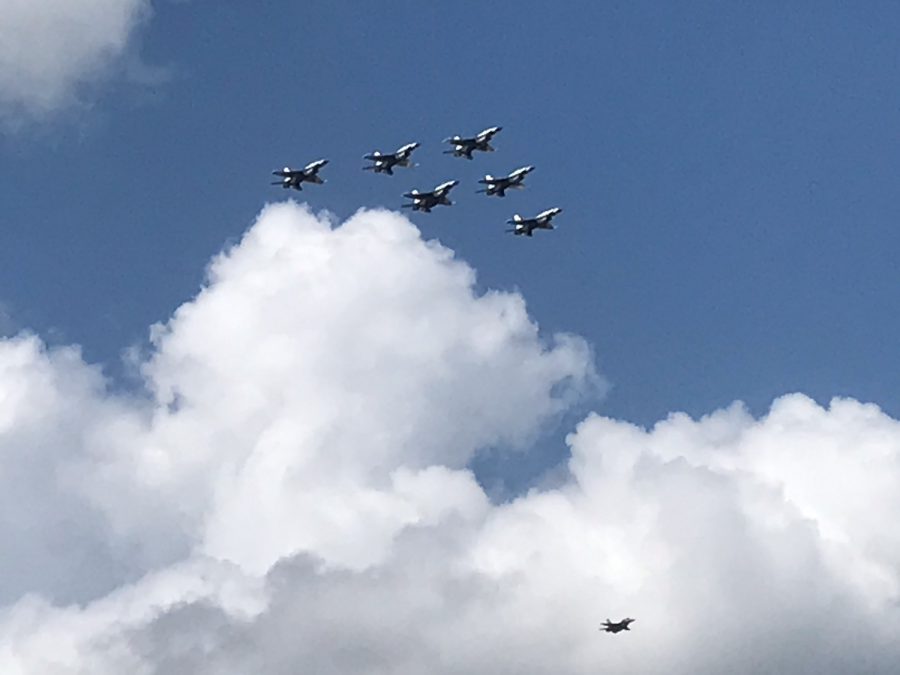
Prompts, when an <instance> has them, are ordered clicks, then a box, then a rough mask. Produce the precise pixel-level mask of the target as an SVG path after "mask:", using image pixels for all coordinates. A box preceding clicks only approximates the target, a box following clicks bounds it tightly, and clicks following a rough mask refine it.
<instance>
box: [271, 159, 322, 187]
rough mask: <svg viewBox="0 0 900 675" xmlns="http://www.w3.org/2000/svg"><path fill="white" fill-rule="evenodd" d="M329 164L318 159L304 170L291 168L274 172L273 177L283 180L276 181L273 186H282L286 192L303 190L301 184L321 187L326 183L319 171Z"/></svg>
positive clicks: (287, 167)
mask: <svg viewBox="0 0 900 675" xmlns="http://www.w3.org/2000/svg"><path fill="white" fill-rule="evenodd" d="M326 164H328V160H327V159H317V160H316V161H315V162H310V163H309V164H307V165H306V166H305V167H303V168H302V169H292V168H291V167H289V166H286V167H284V168H283V169H279V170H278V171H273V172H272V175H273V176H281V180H279V181H275V182H273V183H272V185H280V186H281V187H283V188H284V189H285V190H287V189H288V188H293V189H294V190H302V189H303V188H302V187H300V183H316V184H318V185H321V184H322V183H324V182H325V181H324V180H323V179H322V178H321V177H320V176H319V169H321V168H322V167H323V166H325V165H326Z"/></svg>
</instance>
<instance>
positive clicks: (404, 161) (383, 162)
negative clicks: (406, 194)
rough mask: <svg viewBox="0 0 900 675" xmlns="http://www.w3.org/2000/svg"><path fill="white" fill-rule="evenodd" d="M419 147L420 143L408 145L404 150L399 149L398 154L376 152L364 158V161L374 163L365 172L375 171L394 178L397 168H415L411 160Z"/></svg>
mask: <svg viewBox="0 0 900 675" xmlns="http://www.w3.org/2000/svg"><path fill="white" fill-rule="evenodd" d="M418 147H419V144H418V143H407V144H406V145H404V146H403V147H402V148H398V149H397V150H396V152H389V153H385V154H382V153H381V152H379V151H378V150H375V151H374V152H372V153H371V154H368V155H364V156H363V159H368V160H369V161H371V162H374V164H372V165H370V166H364V167H363V171H374V172H375V173H386V174H387V175H388V176H393V175H394V167H395V166H415V164H412V163H411V162H410V160H409V158H410V155H412V152H413V150H415V149H416V148H418Z"/></svg>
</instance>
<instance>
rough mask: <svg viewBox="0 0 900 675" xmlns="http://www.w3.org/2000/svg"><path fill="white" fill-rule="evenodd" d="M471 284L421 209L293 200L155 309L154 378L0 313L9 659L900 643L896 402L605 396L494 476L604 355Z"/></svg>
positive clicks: (768, 665)
mask: <svg viewBox="0 0 900 675" xmlns="http://www.w3.org/2000/svg"><path fill="white" fill-rule="evenodd" d="M473 288H474V272H473V271H472V269H471V268H469V267H468V266H467V265H466V264H465V263H463V262H461V261H459V260H457V259H455V258H454V256H453V254H452V252H451V251H449V250H447V249H445V248H443V247H441V246H440V245H439V244H437V243H434V242H425V241H423V240H422V239H421V237H420V234H419V232H418V231H417V230H416V229H415V228H414V227H413V226H412V225H411V224H410V223H409V222H408V221H407V220H405V219H404V218H403V217H401V216H400V215H397V214H394V213H389V212H382V211H363V212H360V213H358V214H357V215H356V216H354V217H353V218H351V219H350V220H349V221H348V222H346V223H344V224H342V225H341V226H339V227H335V226H334V225H333V224H332V223H329V222H328V221H327V219H326V218H324V217H315V216H313V215H312V214H310V213H309V212H308V211H306V210H305V209H304V208H301V207H298V206H296V205H292V204H281V205H276V206H271V207H268V208H267V209H266V210H265V211H264V212H263V214H262V215H261V216H260V218H259V220H258V222H257V223H256V224H255V225H254V226H253V227H252V228H251V229H250V230H249V231H248V232H247V234H246V235H245V237H244V238H243V240H242V241H241V242H240V243H239V244H238V245H236V246H235V247H233V248H231V249H230V250H228V251H225V252H223V253H222V254H221V255H220V256H218V257H216V258H215V259H214V260H213V261H212V263H211V265H210V267H209V271H208V283H207V284H206V285H205V287H204V288H203V290H202V291H201V292H200V293H199V295H198V296H197V297H196V298H195V299H194V300H192V301H191V302H188V303H186V304H185V305H184V306H182V307H181V308H180V309H179V310H178V311H177V312H176V313H175V314H174V316H173V317H172V318H171V319H170V320H169V321H168V322H166V323H165V324H164V325H159V326H156V327H155V328H154V330H153V332H152V345H151V348H150V349H149V353H148V354H146V355H145V356H144V357H143V358H142V359H141V360H140V364H139V365H140V372H141V373H142V375H143V378H144V381H145V384H146V389H147V393H146V395H144V396H138V395H134V396H125V395H122V394H113V393H111V391H109V389H108V383H107V382H106V381H105V380H104V378H103V376H102V374H101V373H100V371H99V370H98V369H97V368H95V367H92V366H90V365H88V364H85V363H84V362H83V360H82V359H81V357H80V354H79V353H78V351H77V350H76V349H73V348H66V349H55V350H48V349H46V348H45V347H44V346H43V345H42V344H41V342H40V341H39V340H38V339H37V338H36V337H34V336H18V337H15V338H10V339H7V340H6V341H4V342H2V343H0V400H2V401H3V405H2V406H0V412H2V415H0V453H3V460H4V461H3V462H2V464H0V488H2V492H0V494H2V495H3V497H2V499H4V500H5V501H4V502H3V509H2V510H0V536H2V537H3V540H4V541H5V542H13V544H12V545H11V546H10V547H8V550H7V551H6V552H5V555H4V556H3V557H2V558H0V564H2V565H4V567H3V569H2V570H0V572H2V573H3V578H4V582H5V583H4V586H3V596H2V598H0V603H3V604H4V605H5V607H4V608H3V609H2V610H0V671H2V672H3V673H4V674H7V673H9V674H11V675H19V674H24V673H48V674H50V675H54V674H56V673H59V674H66V675H68V674H70V673H73V674H74V673H79V674H80V673H90V674H91V675H105V674H107V673H108V674H110V675H111V674H113V673H116V674H118V673H122V672H135V673H140V674H144V673H148V674H149V673H167V674H176V675H177V674H180V673H185V674H186V673H192V674H193V673H198V674H205V673H209V674H210V675H211V674H212V673H216V674H220V673H221V674H225V675H229V674H234V675H237V674H238V673H247V672H259V673H267V674H268V673H272V674H274V675H281V674H285V675H286V674H288V673H295V672H298V671H302V672H316V673H326V674H327V673H346V672H355V673H371V674H373V675H374V674H376V673H379V674H380V673H398V674H406V673H410V674H411V673H421V672H436V673H446V674H451V673H453V674H455V673H473V672H475V673H481V672H498V673H522V672H528V673H561V672H562V673H573V674H576V673H578V674H580V673H596V672H620V673H635V674H637V673H662V672H666V673H693V674H696V673H701V674H702V673H710V674H711V673H721V672H729V673H732V672H733V673H759V672H791V673H835V674H836V673H847V672H867V673H892V672H895V667H896V663H897V662H898V658H900V647H898V645H900V641H898V638H900V615H898V606H897V600H898V592H900V589H898V582H900V529H898V528H897V527H896V526H895V525H894V524H893V522H892V516H893V513H895V512H897V508H898V507H900V504H898V500H900V423H898V422H897V421H896V420H893V419H891V418H890V417H888V416H887V415H885V414H884V413H883V412H881V411H880V410H879V409H878V408H877V407H875V406H872V405H866V404H862V403H858V402H856V401H852V400H843V399H838V400H835V401H833V402H832V403H831V405H830V406H829V407H827V408H823V407H820V406H819V405H817V404H816V403H815V402H813V401H811V400H810V399H808V398H806V397H804V396H802V395H790V396H785V397H783V398H781V399H779V400H777V401H775V403H774V404H773V406H772V408H771V410H770V412H769V413H768V414H767V415H766V416H765V417H763V418H761V419H755V418H753V417H752V416H751V415H749V414H748V413H747V412H746V410H745V409H744V408H743V407H741V406H740V405H739V404H736V405H734V406H731V407H729V408H727V409H725V410H720V411H716V412H714V413H713V414H711V415H709V416H707V417H704V418H702V419H699V420H693V419H690V418H688V417H686V416H684V415H677V414H676V415H672V416H671V417H670V418H669V419H667V420H665V421H663V422H660V423H659V424H658V425H656V426H655V427H654V428H653V429H650V430H645V429H641V428H638V427H635V426H633V425H630V424H628V423H627V422H623V421H617V420H613V419H608V418H603V417H600V416H598V415H591V416H589V417H588V418H587V419H585V420H584V421H583V422H582V423H581V424H580V425H579V426H578V427H577V429H575V430H574V431H573V432H572V433H571V434H570V435H569V437H568V439H567V442H568V445H569V448H570V459H569V461H568V466H567V468H568V473H567V475H566V477H565V479H563V480H562V481H560V482H559V483H558V485H557V487H555V488H552V489H543V488H542V489H537V488H536V489H533V490H531V491H530V492H528V493H527V494H523V495H521V496H519V497H518V498H516V499H514V500H512V501H510V502H508V503H503V504H495V503H492V502H491V501H490V500H489V499H488V497H487V496H486V494H485V493H484V491H483V489H482V488H481V486H480V485H479V484H478V482H477V480H476V479H475V477H474V476H473V474H472V473H471V472H470V471H469V470H468V468H467V466H468V464H469V462H470V461H471V459H472V458H473V457H474V456H475V455H476V454H477V453H478V452H479V450H480V449H482V448H486V447H491V446H504V447H507V448H508V449H509V451H519V452H524V451H527V449H528V448H529V446H530V445H531V443H532V442H533V441H534V439H535V438H537V437H538V435H539V434H540V433H541V430H542V428H544V427H545V426H546V425H547V424H548V423H550V422H551V421H552V420H555V419H557V420H558V419H559V418H560V415H561V413H562V412H564V411H565V410H566V408H567V407H568V406H569V405H570V404H571V403H572V402H573V401H574V400H577V399H578V397H580V396H584V395H585V394H587V393H589V392H596V391H597V389H598V387H599V386H600V381H599V378H598V376H597V375H596V373H595V371H594V367H593V363H592V358H591V352H590V350H589V348H588V346H587V345H586V343H585V342H584V341H583V340H581V339H579V338H577V337H574V336H570V335H556V336H543V335H541V334H540V333H539V331H538V328H537V325H536V324H535V323H534V322H533V321H532V320H531V319H530V318H529V317H528V314H527V312H526V309H525V305H524V301H523V299H522V298H521V297H520V296H519V295H518V294H515V293H501V292H494V291H492V292H488V293H485V294H481V295H479V294H477V293H475V292H474V290H473ZM516 448H518V450H516ZM624 615H630V616H635V617H637V618H638V622H637V623H636V624H635V625H634V627H633V630H632V631H631V632H630V633H624V634H620V635H616V636H612V635H606V634H600V633H598V631H597V626H598V625H599V623H600V622H601V621H602V620H603V619H605V618H607V617H609V618H612V619H618V618H620V617H622V616H624Z"/></svg>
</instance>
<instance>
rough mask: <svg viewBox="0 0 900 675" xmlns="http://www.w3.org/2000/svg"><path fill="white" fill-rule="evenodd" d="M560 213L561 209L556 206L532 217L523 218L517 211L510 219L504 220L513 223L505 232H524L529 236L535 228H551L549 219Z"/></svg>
mask: <svg viewBox="0 0 900 675" xmlns="http://www.w3.org/2000/svg"><path fill="white" fill-rule="evenodd" d="M560 213H562V209H561V208H559V207H558V206H557V207H553V208H552V209H547V210H546V211H541V212H540V213H539V214H537V215H536V216H535V217H534V218H523V217H522V216H520V215H519V214H518V213H517V214H516V215H514V216H513V217H512V219H511V220H507V221H506V222H507V223H509V224H510V225H513V228H512V229H510V230H507V232H512V233H513V234H516V235H519V234H524V235H525V236H526V237H531V236H532V235H533V233H534V231H535V230H552V229H553V223H551V222H550V221H551V220H552V219H553V216H556V215H558V214H560Z"/></svg>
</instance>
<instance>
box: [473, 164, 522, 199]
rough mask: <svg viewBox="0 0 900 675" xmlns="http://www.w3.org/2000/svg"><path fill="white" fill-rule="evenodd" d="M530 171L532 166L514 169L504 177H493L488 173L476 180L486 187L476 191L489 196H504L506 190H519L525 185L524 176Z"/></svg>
mask: <svg viewBox="0 0 900 675" xmlns="http://www.w3.org/2000/svg"><path fill="white" fill-rule="evenodd" d="M532 171H534V167H533V166H523V167H522V168H521V169H516V170H515V171H513V172H512V173H511V174H509V175H508V176H506V177H504V178H494V177H493V176H492V175H491V174H488V175H487V176H485V177H484V178H483V179H481V180H480V181H478V182H479V183H482V184H483V185H487V187H486V188H484V189H483V190H478V192H484V193H485V194H487V195H488V196H489V197H490V196H491V195H497V196H498V197H505V196H506V191H507V190H521V189H522V188H523V187H525V182H524V181H525V176H527V175H528V174H529V173H531V172H532Z"/></svg>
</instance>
